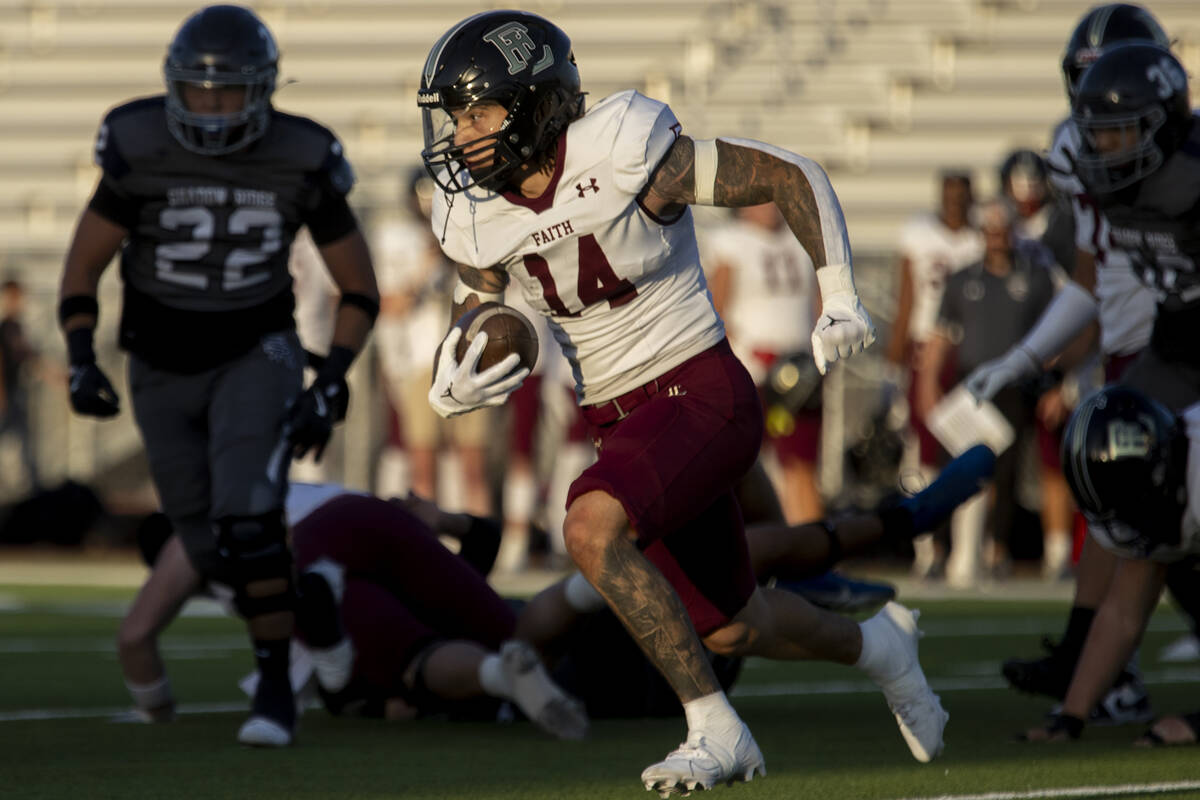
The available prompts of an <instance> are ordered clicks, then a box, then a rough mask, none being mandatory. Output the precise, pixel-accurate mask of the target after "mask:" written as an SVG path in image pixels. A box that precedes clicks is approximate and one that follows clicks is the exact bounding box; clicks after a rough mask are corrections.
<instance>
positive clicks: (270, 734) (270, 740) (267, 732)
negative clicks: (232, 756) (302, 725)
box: [237, 714, 292, 747]
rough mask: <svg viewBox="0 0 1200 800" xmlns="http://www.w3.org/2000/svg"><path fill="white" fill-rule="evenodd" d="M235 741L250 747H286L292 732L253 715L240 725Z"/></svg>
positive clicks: (290, 741)
mask: <svg viewBox="0 0 1200 800" xmlns="http://www.w3.org/2000/svg"><path fill="white" fill-rule="evenodd" d="M237 740H238V741H239V742H241V743H242V744H246V745H250V746H251V747H287V746H288V745H290V744H291V743H292V732H291V731H290V730H288V729H287V728H285V727H284V726H282V725H280V724H279V723H278V722H276V721H275V720H273V719H270V718H268V717H264V716H260V715H258V714H255V715H254V716H252V717H250V719H248V720H246V721H245V722H244V723H242V727H241V728H240V729H239V730H238V735H237Z"/></svg>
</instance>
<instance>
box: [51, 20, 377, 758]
mask: <svg viewBox="0 0 1200 800" xmlns="http://www.w3.org/2000/svg"><path fill="white" fill-rule="evenodd" d="M277 64H278V50H277V48H276V45H275V41H274V39H273V38H272V36H271V33H270V31H268V30H267V28H266V26H265V25H264V24H263V23H262V21H261V20H259V18H258V17H257V16H255V15H254V13H253V12H251V11H249V10H247V9H245V8H241V7H239V6H209V7H206V8H202V9H201V10H199V11H198V12H196V13H195V14H194V15H192V16H191V17H190V18H188V19H187V20H186V21H185V22H184V24H183V25H182V27H181V28H180V29H179V31H178V33H177V34H176V35H175V38H174V39H173V40H172V42H171V43H170V46H169V48H168V51H167V56H166V60H165V63H164V67H163V71H164V77H165V80H166V93H165V94H162V95H157V96H153V97H146V98H142V99H138V100H133V101H132V102H128V103H125V104H124V105H120V106H118V107H116V108H114V109H113V110H111V111H109V112H108V114H107V115H106V116H105V118H104V120H103V122H102V124H101V126H100V130H99V134H98V136H97V140H96V163H97V164H98V165H99V166H100V168H101V169H102V171H103V174H102V177H101V179H100V182H99V184H98V186H97V188H96V191H95V193H94V194H93V196H92V198H91V200H90V202H89V203H88V206H87V208H86V209H85V210H84V212H83V214H82V216H81V218H80V220H79V224H78V227H77V228H76V230H75V235H74V238H73V240H72V242H71V246H70V249H69V251H68V254H67V257H66V265H65V268H64V273H63V279H62V286H61V303H60V307H59V318H60V322H61V324H62V327H63V330H64V332H65V334H66V338H67V346H68V352H69V356H70V361H71V383H70V391H71V404H72V405H73V406H74V408H75V410H76V411H77V412H79V413H81V414H88V415H92V416H97V417H108V416H112V415H115V414H116V413H118V411H119V409H120V402H119V398H118V396H117V393H116V391H115V390H114V389H113V387H112V384H111V383H110V382H109V380H108V379H107V377H105V375H104V373H103V372H102V371H101V370H100V368H99V367H98V366H97V364H96V359H95V355H94V352H93V346H92V339H93V329H94V327H95V324H96V318H97V315H98V313H99V306H98V303H97V301H96V289H97V285H98V283H99V280H100V276H101V274H102V273H103V271H104V269H105V268H106V266H107V265H108V263H109V261H110V260H111V259H112V257H113V256H114V255H115V254H116V253H117V251H118V250H119V251H120V253H121V278H122V281H123V286H124V298H123V307H122V311H121V322H120V344H121V346H122V348H123V349H125V350H126V351H128V353H129V356H130V357H129V390H130V395H131V398H132V405H133V412H134V417H135V418H136V420H137V423H138V426H139V428H140V429H141V433H142V438H143V440H144V443H145V448H146V453H147V456H148V459H149V462H150V469H151V473H152V476H153V479H154V482H155V485H156V487H157V489H158V493H159V496H160V499H161V502H162V506H163V509H164V510H165V511H166V513H167V514H168V515H169V516H170V517H171V519H172V522H173V524H174V525H175V528H176V530H178V531H179V532H180V533H181V534H182V537H183V539H184V542H185V544H186V547H187V550H188V555H189V557H190V559H191V560H192V562H193V564H194V566H195V567H196V568H197V569H198V570H199V571H200V572H201V573H202V574H205V575H209V576H212V577H221V578H222V579H223V580H224V581H226V582H228V583H229V584H230V585H231V586H234V587H235V588H236V592H237V601H236V604H237V607H238V610H239V612H240V613H241V614H242V615H243V616H244V617H245V618H246V619H247V621H248V626H249V629H250V635H251V638H252V640H253V643H254V652H255V657H256V658H257V660H258V663H259V667H260V670H261V672H262V675H263V676H264V680H263V681H262V683H261V685H260V688H259V691H258V693H257V696H256V697H255V699H254V703H253V710H252V714H251V716H250V718H249V719H248V720H247V721H246V723H245V724H244V725H243V726H242V728H241V730H240V731H239V733H238V739H239V741H241V742H243V743H246V744H254V745H268V746H280V745H286V744H288V743H290V742H291V739H292V729H293V726H294V718H295V707H294V701H293V698H292V694H291V688H290V686H289V683H288V680H287V669H288V639H289V637H290V635H291V633H292V626H293V620H294V611H293V608H294V599H293V598H294V591H293V581H292V556H291V553H290V550H289V548H288V544H287V538H286V526H285V523H284V517H283V499H284V493H285V490H286V484H287V472H288V465H289V463H290V461H291V456H292V455H293V454H295V455H302V454H303V453H304V452H307V451H308V450H309V449H313V450H315V451H316V452H317V454H318V455H319V454H320V451H321V450H322V449H323V447H324V446H325V443H326V442H327V441H328V438H329V435H330V431H331V428H332V425H333V424H334V423H335V422H337V421H338V420H340V418H341V416H342V415H344V413H345V408H346V402H347V396H346V384H345V379H344V376H345V373H346V370H347V368H348V367H349V366H350V363H351V361H352V360H353V359H354V356H355V355H356V353H357V352H358V351H359V349H360V348H361V347H362V345H363V342H364V340H365V338H366V336H367V334H368V332H369V330H370V327H371V324H372V322H373V320H374V317H375V315H376V313H377V312H378V308H379V306H378V292H377V289H376V287H375V278H374V272H373V269H372V267H371V260H370V256H369V254H368V251H367V247H366V244H365V242H364V239H363V236H362V234H361V233H360V231H359V227H358V223H357V220H356V219H355V216H354V214H353V212H352V211H351V209H350V207H349V205H348V204H347V201H346V195H347V193H348V192H349V191H350V188H351V186H352V185H353V183H354V174H353V171H352V170H351V168H350V165H349V163H348V162H347V161H346V159H345V157H344V155H343V153H342V147H341V144H340V143H339V142H338V140H337V139H336V138H335V137H334V135H333V134H332V133H331V132H330V131H328V130H327V129H325V128H324V127H322V126H320V125H318V124H317V123H315V122H312V121H311V120H308V119H305V118H303V117H298V116H293V115H290V114H285V113H282V112H280V111H278V110H276V109H275V108H274V107H273V106H272V104H271V96H272V93H273V91H274V88H275V77H276V71H277ZM302 225H307V226H308V228H309V230H310V232H311V233H312V237H313V240H314V241H315V242H316V243H317V245H318V247H319V249H320V251H321V255H322V257H323V258H324V260H325V263H326V266H327V267H328V269H329V272H330V275H331V276H332V278H333V280H334V281H335V283H336V284H337V285H338V287H339V289H340V290H341V293H342V296H341V305H340V306H339V309H338V315H337V321H336V324H335V329H334V334H333V338H332V342H331V346H330V350H329V354H328V357H327V358H326V359H325V361H324V364H323V366H322V367H321V369H320V370H319V371H318V374H317V377H316V379H315V380H314V381H313V383H312V384H311V385H310V386H309V387H308V389H307V390H305V389H304V388H303V369H304V365H305V356H304V351H303V350H302V348H301V347H300V343H299V340H298V338H297V337H296V333H295V326H294V323H293V307H294V298H293V294H292V281H291V277H290V275H289V273H288V269H287V262H288V251H289V249H290V247H291V243H292V239H293V237H294V236H295V234H296V232H297V230H298V229H299V228H300V227H301V226H302ZM150 666H152V665H150ZM153 674H154V670H153V669H148V670H147V675H153ZM136 680H137V679H136V678H135V685H134V686H132V687H131V689H132V690H133V691H134V692H135V693H137V692H139V691H140V692H144V693H147V694H148V695H149V696H150V698H151V699H153V697H154V696H155V695H164V696H169V687H167V686H166V685H165V682H147V683H146V684H144V685H137V684H136Z"/></svg>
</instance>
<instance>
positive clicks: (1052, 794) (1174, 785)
mask: <svg viewBox="0 0 1200 800" xmlns="http://www.w3.org/2000/svg"><path fill="white" fill-rule="evenodd" d="M1193 789H1200V781H1167V782H1164V783H1124V784H1120V785H1118V786H1064V787H1061V788H1057V789H1027V790H1025V791H1021V792H985V793H983V794H938V795H926V796H922V797H904V798H898V799H897V800H1040V798H1058V797H1119V796H1121V795H1129V794H1169V793H1171V792H1186V791H1191V790H1193Z"/></svg>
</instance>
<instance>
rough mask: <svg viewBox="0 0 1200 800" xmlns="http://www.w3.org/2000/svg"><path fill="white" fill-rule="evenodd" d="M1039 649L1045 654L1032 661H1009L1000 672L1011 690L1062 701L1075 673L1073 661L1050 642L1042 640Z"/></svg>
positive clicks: (1060, 647)
mask: <svg viewBox="0 0 1200 800" xmlns="http://www.w3.org/2000/svg"><path fill="white" fill-rule="evenodd" d="M1042 647H1043V648H1045V649H1046V650H1047V651H1048V652H1049V655H1047V656H1044V657H1042V658H1034V659H1021V658H1010V659H1008V660H1007V661H1005V662H1004V664H1003V666H1002V667H1001V669H1000V671H1001V672H1002V673H1004V678H1005V680H1007V681H1008V683H1009V685H1011V686H1012V687H1013V688H1014V689H1019V690H1020V691H1022V692H1029V693H1030V694H1041V695H1046V696H1047V697H1053V698H1054V699H1056V700H1062V699H1063V698H1064V697H1066V695H1067V687H1068V686H1069V685H1070V684H1071V675H1072V674H1074V672H1075V660H1074V659H1072V658H1068V656H1067V654H1066V653H1065V652H1063V648H1062V646H1061V645H1057V644H1055V643H1054V642H1053V641H1051V640H1050V639H1042Z"/></svg>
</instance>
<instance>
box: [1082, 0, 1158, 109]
mask: <svg viewBox="0 0 1200 800" xmlns="http://www.w3.org/2000/svg"><path fill="white" fill-rule="evenodd" d="M1131 40H1144V41H1150V42H1154V43H1155V44H1158V45H1161V46H1162V47H1170V44H1171V43H1170V42H1169V41H1168V40H1167V34H1166V33H1164V32H1163V29H1162V26H1161V25H1159V24H1158V20H1156V19H1155V18H1154V15H1153V14H1151V13H1150V12H1149V11H1147V10H1146V9H1144V8H1142V7H1141V6H1135V5H1131V4H1129V3H1109V4H1107V5H1103V6H1096V7H1095V8H1093V9H1092V10H1091V11H1089V12H1087V13H1086V14H1084V15H1083V19H1081V20H1079V24H1078V25H1076V26H1075V30H1074V31H1073V32H1072V33H1071V38H1070V39H1068V40H1067V49H1066V52H1065V53H1063V59H1062V71H1063V80H1064V81H1066V84H1067V96H1068V97H1069V98H1070V99H1071V100H1072V101H1074V100H1075V92H1076V90H1077V88H1078V86H1079V78H1080V77H1081V76H1082V75H1083V73H1084V72H1086V71H1087V68H1088V67H1090V66H1091V65H1092V64H1094V63H1095V61H1096V59H1098V58H1099V57H1100V54H1101V53H1103V52H1104V49H1105V48H1106V47H1109V46H1110V45H1113V44H1116V43H1118V42H1125V41H1131Z"/></svg>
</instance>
